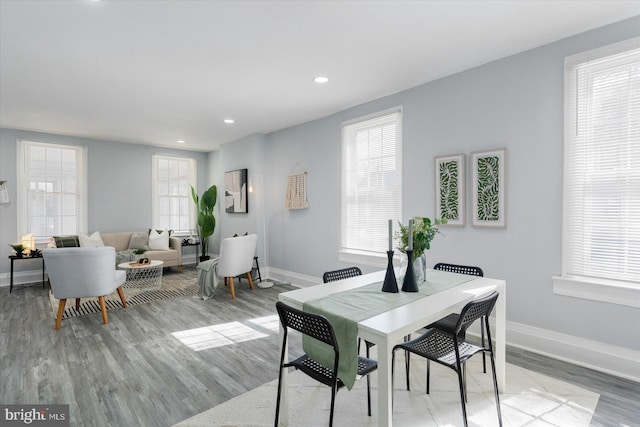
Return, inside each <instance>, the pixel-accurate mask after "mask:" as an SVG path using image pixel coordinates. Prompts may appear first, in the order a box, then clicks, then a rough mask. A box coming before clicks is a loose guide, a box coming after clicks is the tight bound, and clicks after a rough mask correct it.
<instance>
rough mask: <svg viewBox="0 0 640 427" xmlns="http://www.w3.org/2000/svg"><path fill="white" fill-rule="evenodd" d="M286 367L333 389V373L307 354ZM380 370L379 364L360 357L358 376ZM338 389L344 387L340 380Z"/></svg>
mask: <svg viewBox="0 0 640 427" xmlns="http://www.w3.org/2000/svg"><path fill="white" fill-rule="evenodd" d="M284 366H285V367H294V368H296V369H299V370H301V371H302V372H304V373H305V374H307V375H309V376H310V377H311V378H313V379H314V380H316V381H319V382H321V383H322V384H324V385H327V386H329V387H331V385H332V384H333V371H332V370H331V369H329V368H327V367H325V366H324V365H321V364H320V363H318V362H316V361H315V360H313V359H312V358H310V357H309V356H307V355H306V354H304V355H302V356H300V357H298V358H297V359H295V360H292V361H291V362H289V363H287V364H285V365H284ZM377 368H378V362H376V361H375V360H373V359H368V358H366V357H362V356H358V371H357V372H356V375H360V376H363V375H367V374H369V373H370V372H373V371H375V370H376V369H377ZM337 383H338V389H340V388H342V387H344V384H343V383H342V381H341V380H340V378H338V381H337Z"/></svg>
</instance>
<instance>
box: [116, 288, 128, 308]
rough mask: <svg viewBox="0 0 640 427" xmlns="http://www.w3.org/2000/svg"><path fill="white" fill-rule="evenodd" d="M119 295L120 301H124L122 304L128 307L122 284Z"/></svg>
mask: <svg viewBox="0 0 640 427" xmlns="http://www.w3.org/2000/svg"><path fill="white" fill-rule="evenodd" d="M117 290H118V295H119V296H120V301H121V302H122V306H123V307H124V308H127V300H126V299H125V297H124V292H123V291H122V286H118V289H117Z"/></svg>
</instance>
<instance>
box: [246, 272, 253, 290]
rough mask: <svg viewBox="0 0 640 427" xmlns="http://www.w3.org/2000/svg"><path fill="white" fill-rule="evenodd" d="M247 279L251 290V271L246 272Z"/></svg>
mask: <svg viewBox="0 0 640 427" xmlns="http://www.w3.org/2000/svg"><path fill="white" fill-rule="evenodd" d="M247 279H249V287H250V288H251V290H253V279H252V278H251V272H249V273H247Z"/></svg>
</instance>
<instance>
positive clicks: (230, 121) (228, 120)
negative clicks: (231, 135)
mask: <svg viewBox="0 0 640 427" xmlns="http://www.w3.org/2000/svg"><path fill="white" fill-rule="evenodd" d="M224 122H225V123H226V124H228V125H230V124H232V123H235V122H236V121H235V120H233V119H224Z"/></svg>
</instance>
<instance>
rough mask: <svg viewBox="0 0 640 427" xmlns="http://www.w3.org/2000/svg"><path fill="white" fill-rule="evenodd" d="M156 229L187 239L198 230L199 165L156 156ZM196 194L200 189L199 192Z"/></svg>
mask: <svg viewBox="0 0 640 427" xmlns="http://www.w3.org/2000/svg"><path fill="white" fill-rule="evenodd" d="M152 182H153V186H152V187H153V188H152V191H153V197H152V201H153V209H152V210H153V227H154V228H156V229H159V230H164V229H167V230H173V233H174V234H183V235H187V234H189V233H190V230H191V229H193V228H195V215H196V211H195V203H194V202H193V200H192V198H191V187H190V185H192V186H193V187H194V188H196V162H195V160H194V159H189V158H182V157H169V156H161V155H154V156H153V180H152ZM196 191H197V188H196Z"/></svg>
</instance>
